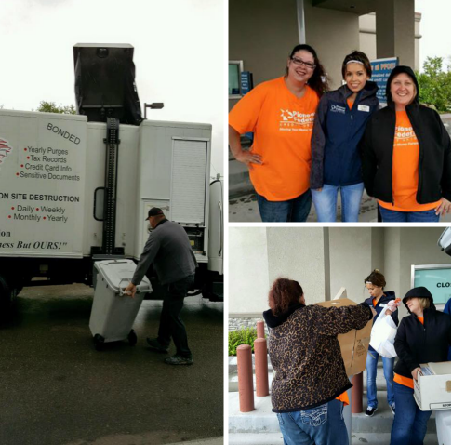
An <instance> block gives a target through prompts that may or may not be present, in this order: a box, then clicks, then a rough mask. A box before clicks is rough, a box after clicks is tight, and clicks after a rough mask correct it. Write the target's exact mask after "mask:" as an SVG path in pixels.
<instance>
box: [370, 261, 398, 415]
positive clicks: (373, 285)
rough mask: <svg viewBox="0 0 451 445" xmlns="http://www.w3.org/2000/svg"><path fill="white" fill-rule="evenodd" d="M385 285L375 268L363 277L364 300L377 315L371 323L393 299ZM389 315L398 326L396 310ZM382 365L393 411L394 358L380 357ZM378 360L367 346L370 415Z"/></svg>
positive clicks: (393, 296)
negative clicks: (365, 295)
mask: <svg viewBox="0 0 451 445" xmlns="http://www.w3.org/2000/svg"><path fill="white" fill-rule="evenodd" d="M385 285H386V282H385V278H384V276H383V275H382V274H381V273H380V272H379V270H377V269H375V270H373V272H371V274H370V275H369V276H367V277H366V278H365V287H366V289H367V290H368V292H369V294H370V297H369V298H367V299H366V300H365V303H366V304H367V305H368V306H370V307H374V310H375V311H376V312H377V315H375V316H374V318H373V324H374V322H375V321H376V320H377V318H378V317H379V314H380V313H381V311H382V309H383V308H384V307H385V306H387V304H388V303H389V302H390V301H393V300H395V293H394V292H392V291H387V290H384V287H385ZM387 314H388V315H391V317H392V319H393V321H394V322H395V325H396V326H398V310H397V309H396V310H395V311H394V312H391V311H390V312H388V310H387ZM381 359H382V366H383V369H384V377H385V381H386V382H387V401H388V404H389V406H390V408H391V410H392V412H393V414H394V413H395V398H394V395H393V363H394V360H395V359H394V358H390V357H381ZM378 361H379V354H378V353H377V351H376V350H375V349H374V348H373V347H371V345H370V346H368V352H367V355H366V396H367V409H366V413H365V414H366V415H367V416H368V417H371V416H373V415H374V413H375V412H376V411H377V406H378V400H377V386H376V376H377V362H378Z"/></svg>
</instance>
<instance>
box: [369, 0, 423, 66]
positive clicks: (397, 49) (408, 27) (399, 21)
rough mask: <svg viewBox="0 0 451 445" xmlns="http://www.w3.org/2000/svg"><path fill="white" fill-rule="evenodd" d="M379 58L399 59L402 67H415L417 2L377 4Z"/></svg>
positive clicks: (383, 0)
mask: <svg viewBox="0 0 451 445" xmlns="http://www.w3.org/2000/svg"><path fill="white" fill-rule="evenodd" d="M376 5H377V6H376V8H377V10H376V35H377V38H376V39H377V57H378V58H379V59H381V58H385V57H394V56H397V57H399V63H400V64H401V65H409V66H410V67H412V68H414V67H415V1H414V0H379V1H378V2H376Z"/></svg>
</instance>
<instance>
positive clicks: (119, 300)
mask: <svg viewBox="0 0 451 445" xmlns="http://www.w3.org/2000/svg"><path fill="white" fill-rule="evenodd" d="M95 268H96V269H97V271H98V276H97V280H96V286H95V291H94V301H93V304H92V309H91V317H90V319H89V329H90V330H91V333H92V335H93V337H94V342H95V344H96V348H97V349H100V348H101V347H102V345H103V344H104V343H111V342H114V341H121V340H125V339H128V341H129V343H130V344H131V345H134V344H136V342H137V336H136V333H135V331H133V329H132V326H133V322H134V321H135V318H136V316H137V315H138V311H139V307H140V306H141V302H142V300H143V298H144V294H145V293H146V292H151V291H152V286H151V284H150V281H149V279H148V278H147V277H144V278H143V279H142V281H141V283H140V284H139V285H138V286H137V292H136V294H135V298H131V297H130V296H128V295H125V294H124V293H123V291H124V289H125V288H126V287H127V285H128V283H129V282H130V280H131V279H132V277H133V274H134V273H135V269H136V264H135V263H134V262H133V261H131V260H108V261H98V262H97V263H95Z"/></svg>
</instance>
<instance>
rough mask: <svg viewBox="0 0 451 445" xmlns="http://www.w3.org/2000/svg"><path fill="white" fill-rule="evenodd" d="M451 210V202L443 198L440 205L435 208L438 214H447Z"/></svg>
mask: <svg viewBox="0 0 451 445" xmlns="http://www.w3.org/2000/svg"><path fill="white" fill-rule="evenodd" d="M450 212H451V202H449V201H448V200H447V199H445V198H442V201H441V202H440V205H439V206H438V207H437V208H436V209H435V214H436V215H446V214H447V213H450Z"/></svg>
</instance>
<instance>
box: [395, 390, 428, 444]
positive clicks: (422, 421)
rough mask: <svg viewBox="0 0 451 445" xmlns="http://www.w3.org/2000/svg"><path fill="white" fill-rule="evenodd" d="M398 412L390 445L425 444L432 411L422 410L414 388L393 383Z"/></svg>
mask: <svg viewBox="0 0 451 445" xmlns="http://www.w3.org/2000/svg"><path fill="white" fill-rule="evenodd" d="M393 389H394V392H395V403H396V414H395V418H394V420H393V425H392V429H391V442H390V445H406V444H409V445H423V439H424V436H425V435H426V430H427V426H428V420H429V418H430V417H431V414H432V411H420V408H418V405H417V402H415V399H414V397H413V389H412V388H409V387H408V386H405V385H399V384H398V383H393Z"/></svg>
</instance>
